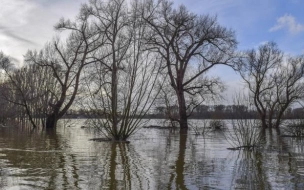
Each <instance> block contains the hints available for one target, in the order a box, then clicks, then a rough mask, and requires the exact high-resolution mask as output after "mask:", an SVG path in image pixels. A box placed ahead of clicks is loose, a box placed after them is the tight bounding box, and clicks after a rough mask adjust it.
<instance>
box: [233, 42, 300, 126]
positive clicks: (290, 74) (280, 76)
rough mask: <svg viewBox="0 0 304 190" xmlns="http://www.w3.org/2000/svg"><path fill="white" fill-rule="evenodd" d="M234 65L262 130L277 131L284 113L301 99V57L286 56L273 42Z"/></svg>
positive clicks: (249, 53)
mask: <svg viewBox="0 0 304 190" xmlns="http://www.w3.org/2000/svg"><path fill="white" fill-rule="evenodd" d="M237 64H238V72H239V73H240V75H241V77H242V78H243V80H244V82H245V84H246V86H247V87H248V89H249V92H250V96H251V97H252V101H253V104H254V105H255V107H256V109H257V112H258V113H259V116H260V119H261V122H262V127H264V128H266V127H279V125H280V124H281V122H282V116H283V114H284V112H285V110H286V109H287V108H288V107H289V106H291V105H292V104H293V103H295V102H296V101H298V100H300V99H301V98H303V95H304V83H303V82H304V81H303V64H304V57H303V56H299V57H290V56H285V55H284V53H283V52H282V51H281V50H280V49H279V48H278V47H277V45H276V44H275V43H274V42H268V43H266V44H263V45H261V46H260V47H259V48H258V50H255V49H252V50H248V51H246V52H243V53H241V54H240V57H239V58H238V59H237Z"/></svg>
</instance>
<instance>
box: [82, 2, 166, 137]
mask: <svg viewBox="0 0 304 190" xmlns="http://www.w3.org/2000/svg"><path fill="white" fill-rule="evenodd" d="M143 6H144V5H143V4H142V3H140V2H138V1H132V2H127V1H124V0H115V1H102V0H95V1H91V2H90V4H89V5H87V6H85V7H86V9H87V12H89V13H90V14H91V15H92V17H94V18H95V22H94V23H95V25H96V26H98V28H99V30H100V32H102V33H104V35H105V39H106V43H105V45H104V46H103V47H102V48H100V49H99V50H98V51H96V52H95V54H94V55H93V56H92V59H94V60H95V64H94V65H92V67H90V68H88V72H89V76H88V78H87V79H88V80H87V81H88V89H89V90H88V92H90V94H89V97H90V100H89V101H88V105H89V107H90V108H91V109H94V110H99V111H98V115H99V116H100V117H101V118H100V119H97V120H91V121H92V122H93V121H96V122H95V123H94V124H95V126H98V127H99V128H101V129H102V130H103V131H104V132H105V133H104V134H105V135H106V136H107V137H108V138H109V139H112V140H115V141H119V140H126V139H127V138H128V137H129V136H130V135H131V134H133V133H134V132H135V130H136V129H138V127H139V126H140V125H141V123H142V118H143V117H144V116H145V115H146V114H147V113H148V111H149V109H150V107H151V106H152V105H153V102H154V100H155V95H157V92H155V91H154V89H153V88H154V86H155V85H156V78H157V76H158V73H159V72H158V69H159V62H160V60H158V58H157V57H156V56H155V53H153V52H148V51H144V46H145V44H144V42H143V40H142V39H143V36H144V35H145V34H146V27H145V25H144V24H143V20H142V18H141V17H140V16H139V10H141V9H142V7H143ZM104 54H109V55H110V56H108V57H106V58H105V57H104Z"/></svg>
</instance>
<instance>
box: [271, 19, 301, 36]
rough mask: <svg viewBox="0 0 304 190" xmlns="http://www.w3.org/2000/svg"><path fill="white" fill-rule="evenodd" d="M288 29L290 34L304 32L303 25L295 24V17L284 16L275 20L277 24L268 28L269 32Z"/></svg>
mask: <svg viewBox="0 0 304 190" xmlns="http://www.w3.org/2000/svg"><path fill="white" fill-rule="evenodd" d="M284 28H286V29H288V31H289V32H290V33H292V34H295V33H299V32H302V31H304V25H303V24H300V23H297V22H296V19H295V17H293V16H291V15H288V14H285V15H284V16H282V17H280V18H278V19H277V24H276V25H275V26H273V27H272V28H270V30H269V31H270V32H273V31H277V30H281V29H284Z"/></svg>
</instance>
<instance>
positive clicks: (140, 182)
mask: <svg viewBox="0 0 304 190" xmlns="http://www.w3.org/2000/svg"><path fill="white" fill-rule="evenodd" d="M81 122H82V121H77V123H76V124H74V125H72V126H70V127H63V126H61V127H58V128H57V130H56V131H41V130H35V131H33V130H30V129H26V128H13V127H1V128H0V189H5V190H6V189H8V190H10V189H14V190H15V189H60V190H61V189H86V190H89V189H94V190H95V189H131V190H137V189H144V190H148V189H151V190H157V189H160V190H163V189H182V190H184V189H190V190H192V189H193V190H195V189H246V190H247V189H304V154H303V153H304V148H303V145H304V140H301V139H297V138H286V137H285V138H283V137H280V136H279V135H278V134H277V132H276V131H275V130H266V131H265V134H264V143H263V145H262V147H260V148H259V149H258V150H255V151H245V150H237V151H232V150H227V148H229V147H231V146H230V145H229V143H227V140H226V139H225V138H224V136H223V134H222V133H217V132H212V133H210V134H209V135H207V136H197V135H195V134H194V133H193V131H189V132H188V134H179V131H170V130H168V129H166V130H165V129H144V128H143V129H140V130H139V131H137V133H136V134H135V135H134V136H132V137H131V138H130V141H131V143H129V144H125V143H110V142H94V141H89V139H91V138H95V137H99V135H98V134H96V133H95V132H94V130H92V129H82V128H81V127H80V126H81V125H82V124H81Z"/></svg>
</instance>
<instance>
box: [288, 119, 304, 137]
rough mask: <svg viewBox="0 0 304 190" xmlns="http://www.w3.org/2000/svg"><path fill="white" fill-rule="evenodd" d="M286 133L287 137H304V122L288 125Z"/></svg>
mask: <svg viewBox="0 0 304 190" xmlns="http://www.w3.org/2000/svg"><path fill="white" fill-rule="evenodd" d="M284 133H285V134H286V136H293V137H304V120H293V121H291V122H290V123H289V124H287V125H286V127H285V130H284Z"/></svg>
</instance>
